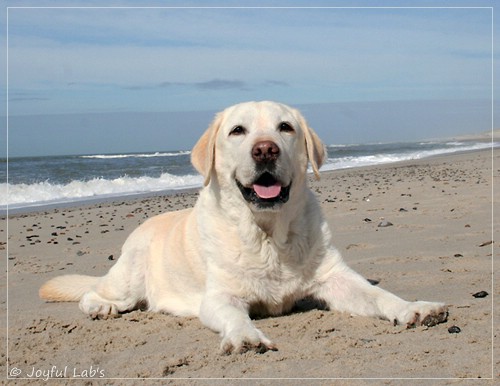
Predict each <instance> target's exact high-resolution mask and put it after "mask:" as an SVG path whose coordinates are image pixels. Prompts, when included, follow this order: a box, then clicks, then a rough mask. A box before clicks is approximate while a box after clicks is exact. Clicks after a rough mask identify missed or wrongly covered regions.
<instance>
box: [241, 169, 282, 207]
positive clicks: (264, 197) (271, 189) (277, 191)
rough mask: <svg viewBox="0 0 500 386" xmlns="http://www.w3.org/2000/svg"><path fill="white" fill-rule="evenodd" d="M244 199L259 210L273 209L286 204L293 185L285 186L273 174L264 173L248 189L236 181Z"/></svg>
mask: <svg viewBox="0 0 500 386" xmlns="http://www.w3.org/2000/svg"><path fill="white" fill-rule="evenodd" d="M236 185H238V188H239V189H240V192H241V194H242V195H243V198H244V199H245V200H246V201H247V202H249V203H252V204H254V205H255V206H256V207H257V208H259V209H273V208H275V207H276V206H277V205H280V204H284V203H286V202H287V201H288V199H289V198H290V188H291V186H292V184H289V185H288V186H283V184H282V183H281V182H280V181H279V180H278V179H277V178H276V177H274V176H273V175H272V174H271V173H269V172H265V173H263V174H262V175H261V176H260V177H259V178H257V180H255V181H254V182H253V183H252V184H251V186H249V187H246V186H244V185H242V184H241V182H239V181H238V180H236Z"/></svg>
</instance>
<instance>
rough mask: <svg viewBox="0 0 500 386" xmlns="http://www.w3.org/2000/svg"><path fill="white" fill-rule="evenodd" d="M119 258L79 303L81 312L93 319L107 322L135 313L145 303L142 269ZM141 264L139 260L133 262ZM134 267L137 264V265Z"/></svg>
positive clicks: (125, 259) (123, 256)
mask: <svg viewBox="0 0 500 386" xmlns="http://www.w3.org/2000/svg"><path fill="white" fill-rule="evenodd" d="M127 260H128V256H127V255H125V254H124V255H122V256H121V257H120V259H119V260H118V262H117V263H116V264H115V265H114V266H113V267H112V268H111V269H110V270H109V272H108V273H107V274H106V275H105V276H103V277H101V278H100V279H99V280H98V282H97V283H96V285H95V286H93V288H91V290H90V291H88V292H86V293H85V294H84V295H83V296H82V298H81V300H80V310H82V311H83V312H84V313H86V314H88V315H89V316H90V317H91V318H92V319H106V318H108V317H114V316H117V315H118V314H119V313H121V312H125V311H130V310H133V309H135V308H136V307H137V306H138V305H139V303H141V302H143V301H144V300H145V290H144V277H143V276H144V269H142V267H137V266H135V265H134V264H129V262H130V261H129V262H128V263H127ZM134 260H135V262H140V261H141V260H140V259H134ZM136 265H137V264H136Z"/></svg>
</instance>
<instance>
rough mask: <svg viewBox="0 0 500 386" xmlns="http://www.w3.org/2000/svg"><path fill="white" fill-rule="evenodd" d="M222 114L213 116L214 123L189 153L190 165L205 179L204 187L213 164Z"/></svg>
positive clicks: (208, 180)
mask: <svg viewBox="0 0 500 386" xmlns="http://www.w3.org/2000/svg"><path fill="white" fill-rule="evenodd" d="M222 116H223V114H222V113H219V114H217V115H216V116H215V119H214V121H213V122H212V124H211V125H210V126H209V127H208V129H207V130H206V131H205V132H204V133H203V135H202V136H201V138H200V139H199V140H198V142H197V143H196V145H194V147H193V150H192V152H191V163H192V164H193V166H194V167H195V169H196V170H197V171H198V173H200V174H201V175H202V176H203V178H204V179H205V181H204V184H205V186H207V185H208V183H209V182H210V175H211V174H212V168H213V167H214V164H215V139H216V137H217V133H218V132H219V127H220V125H221V122H222Z"/></svg>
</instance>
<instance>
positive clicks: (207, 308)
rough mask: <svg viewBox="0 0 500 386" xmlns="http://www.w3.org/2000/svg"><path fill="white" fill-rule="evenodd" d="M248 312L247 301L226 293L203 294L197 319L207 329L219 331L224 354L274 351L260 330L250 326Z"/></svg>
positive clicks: (251, 324) (272, 345)
mask: <svg viewBox="0 0 500 386" xmlns="http://www.w3.org/2000/svg"><path fill="white" fill-rule="evenodd" d="M248 311H249V306H248V304H247V303H246V302H244V301H243V300H241V299H239V298H237V297H235V296H231V295H228V294H225V293H208V294H206V295H205V298H204V299H203V301H202V304H201V309H200V320H201V322H202V323H203V324H204V325H205V326H207V327H208V328H210V329H212V330H214V331H217V332H219V333H220V335H221V337H222V343H221V349H222V352H223V353H225V354H229V353H231V352H239V353H243V352H246V351H249V350H255V351H256V352H258V353H263V352H266V351H267V350H277V349H276V346H275V345H274V344H273V343H272V342H271V341H270V340H269V339H268V338H267V337H266V336H265V335H264V334H263V333H262V331H260V330H259V329H257V328H256V327H255V326H254V325H253V323H252V321H251V319H250V317H249V315H248Z"/></svg>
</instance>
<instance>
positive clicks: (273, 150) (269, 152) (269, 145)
mask: <svg viewBox="0 0 500 386" xmlns="http://www.w3.org/2000/svg"><path fill="white" fill-rule="evenodd" d="M279 155H280V148H279V147H278V145H276V144H275V143H274V142H272V141H261V142H257V143H256V144H255V145H254V146H253V148H252V158H253V159H254V160H255V162H258V163H262V162H272V161H276V160H277V159H278V157H279Z"/></svg>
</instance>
